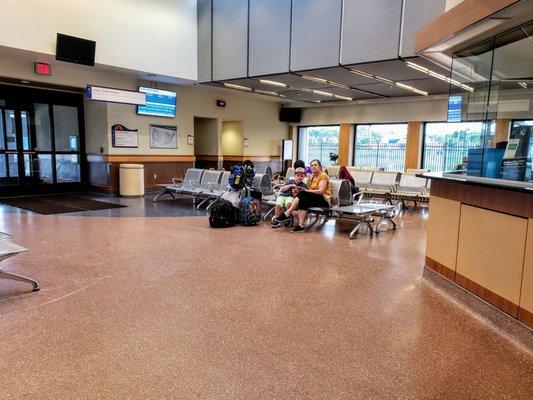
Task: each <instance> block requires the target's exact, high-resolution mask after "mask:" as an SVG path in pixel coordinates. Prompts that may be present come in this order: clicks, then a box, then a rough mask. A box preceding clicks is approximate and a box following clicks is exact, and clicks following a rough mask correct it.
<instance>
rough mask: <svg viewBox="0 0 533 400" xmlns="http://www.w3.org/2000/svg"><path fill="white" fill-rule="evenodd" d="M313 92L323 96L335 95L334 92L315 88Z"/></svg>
mask: <svg viewBox="0 0 533 400" xmlns="http://www.w3.org/2000/svg"><path fill="white" fill-rule="evenodd" d="M313 93H314V94H319V95H321V96H328V97H333V96H335V95H334V94H333V93H328V92H322V91H320V90H313Z"/></svg>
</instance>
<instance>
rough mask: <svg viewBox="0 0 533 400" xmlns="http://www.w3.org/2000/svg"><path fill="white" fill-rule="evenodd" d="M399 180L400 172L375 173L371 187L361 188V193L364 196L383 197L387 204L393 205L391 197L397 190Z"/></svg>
mask: <svg viewBox="0 0 533 400" xmlns="http://www.w3.org/2000/svg"><path fill="white" fill-rule="evenodd" d="M397 179H398V172H385V171H375V172H373V173H372V181H371V182H370V185H369V186H367V187H364V188H361V192H363V195H364V196H368V197H381V198H383V199H384V201H385V202H390V203H392V201H391V198H390V196H391V193H392V192H393V191H394V190H395V188H396V182H397Z"/></svg>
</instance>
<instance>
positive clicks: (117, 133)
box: [111, 124, 139, 149]
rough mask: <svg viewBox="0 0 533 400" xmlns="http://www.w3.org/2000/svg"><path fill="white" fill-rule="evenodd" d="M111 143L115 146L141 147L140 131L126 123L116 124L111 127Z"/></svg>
mask: <svg viewBox="0 0 533 400" xmlns="http://www.w3.org/2000/svg"><path fill="white" fill-rule="evenodd" d="M111 143H112V145H113V147H127V148H133V149H136V148H137V147H139V132H138V131H137V129H135V130H132V129H128V128H126V127H125V126H124V125H121V124H115V125H113V126H112V127H111Z"/></svg>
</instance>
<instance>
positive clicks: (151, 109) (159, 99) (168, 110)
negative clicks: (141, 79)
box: [137, 86, 178, 118]
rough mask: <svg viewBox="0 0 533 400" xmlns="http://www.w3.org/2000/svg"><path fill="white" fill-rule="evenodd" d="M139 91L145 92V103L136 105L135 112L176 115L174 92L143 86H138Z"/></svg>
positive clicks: (175, 95)
mask: <svg viewBox="0 0 533 400" xmlns="http://www.w3.org/2000/svg"><path fill="white" fill-rule="evenodd" d="M139 92H141V93H145V94H146V104H145V105H144V106H137V114H139V115H153V116H156V117H168V118H174V117H175V116H176V98H177V95H178V94H177V93H176V92H171V91H169V90H161V89H155V88H151V87H145V86H139Z"/></svg>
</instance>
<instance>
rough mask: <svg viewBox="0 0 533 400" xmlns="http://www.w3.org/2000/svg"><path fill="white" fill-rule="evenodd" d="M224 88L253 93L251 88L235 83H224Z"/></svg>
mask: <svg viewBox="0 0 533 400" xmlns="http://www.w3.org/2000/svg"><path fill="white" fill-rule="evenodd" d="M224 86H226V87H227V88H230V89H237V90H245V91H247V92H251V91H252V88H249V87H247V86H241V85H234V84H233V83H224Z"/></svg>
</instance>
